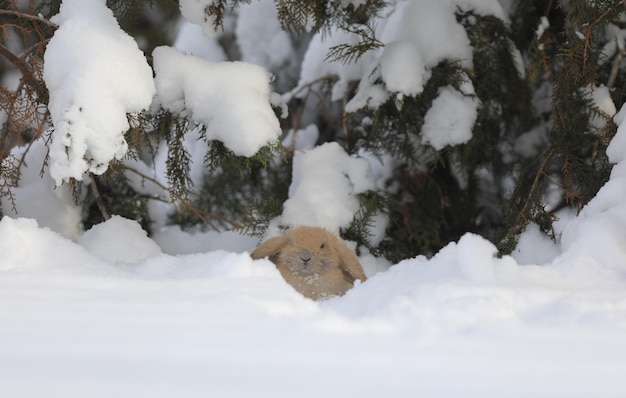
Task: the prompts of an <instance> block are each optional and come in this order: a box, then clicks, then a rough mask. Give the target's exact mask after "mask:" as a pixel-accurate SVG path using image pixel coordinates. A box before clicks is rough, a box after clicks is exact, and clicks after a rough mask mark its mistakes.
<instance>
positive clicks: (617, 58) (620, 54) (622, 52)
mask: <svg viewBox="0 0 626 398" xmlns="http://www.w3.org/2000/svg"><path fill="white" fill-rule="evenodd" d="M624 1H626V0H624ZM624 56H626V49H623V48H622V49H620V51H619V52H618V53H617V54H616V55H615V59H613V65H612V66H611V74H610V75H609V81H608V82H607V83H606V85H607V87H608V89H609V90H610V89H612V88H613V87H614V86H615V81H616V80H617V74H618V73H619V66H620V64H621V63H622V59H623V58H624Z"/></svg>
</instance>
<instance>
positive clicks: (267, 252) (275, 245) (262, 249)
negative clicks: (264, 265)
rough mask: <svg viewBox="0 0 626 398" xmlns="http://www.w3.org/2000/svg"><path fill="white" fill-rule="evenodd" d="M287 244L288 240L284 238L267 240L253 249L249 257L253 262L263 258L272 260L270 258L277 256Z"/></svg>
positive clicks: (278, 237) (277, 237) (276, 237)
mask: <svg viewBox="0 0 626 398" xmlns="http://www.w3.org/2000/svg"><path fill="white" fill-rule="evenodd" d="M287 243H289V239H288V238H287V237H286V236H275V237H273V238H269V239H268V240H266V241H265V242H263V243H261V244H260V245H259V246H258V247H257V248H256V249H254V251H253V252H252V253H251V254H250V256H251V257H252V258H253V259H255V260H256V259H259V258H265V257H269V258H270V260H272V257H274V256H275V255H277V254H278V253H279V252H280V251H281V250H282V249H283V247H285V246H287Z"/></svg>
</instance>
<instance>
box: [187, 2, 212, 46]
mask: <svg viewBox="0 0 626 398" xmlns="http://www.w3.org/2000/svg"><path fill="white" fill-rule="evenodd" d="M214 3H215V0H179V2H178V4H179V7H180V13H181V15H182V16H183V17H185V18H186V19H187V20H188V21H189V22H192V23H194V24H196V25H198V26H199V27H200V28H201V29H202V33H203V34H204V35H206V36H208V37H213V36H215V35H216V33H217V32H215V27H214V25H215V18H214V17H213V16H211V15H209V13H208V8H209V7H210V6H212V5H213V4H214Z"/></svg>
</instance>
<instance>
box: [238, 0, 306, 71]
mask: <svg viewBox="0 0 626 398" xmlns="http://www.w3.org/2000/svg"><path fill="white" fill-rule="evenodd" d="M237 13H238V18H237V27H236V29H235V35H236V36H237V43H238V44H239V49H240V50H241V59H242V61H245V62H251V63H253V64H257V65H261V66H263V67H265V68H267V69H270V70H271V69H273V68H277V67H280V66H281V65H284V64H286V63H287V62H289V60H290V59H291V58H292V57H293V56H294V53H293V45H292V44H291V38H290V37H289V34H288V33H287V32H285V31H284V30H283V29H282V28H281V26H280V22H279V20H278V11H277V10H276V5H275V4H274V1H273V0H256V1H253V2H251V3H249V4H241V5H240V6H239V7H238V9H237Z"/></svg>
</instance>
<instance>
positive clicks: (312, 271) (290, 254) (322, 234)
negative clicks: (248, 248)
mask: <svg viewBox="0 0 626 398" xmlns="http://www.w3.org/2000/svg"><path fill="white" fill-rule="evenodd" d="M264 257H267V258H269V259H270V261H272V262H273V263H274V264H276V267H277V268H278V270H279V271H280V273H281V275H282V276H283V278H284V279H285V280H286V281H287V282H288V283H289V284H291V285H292V286H293V287H294V288H295V289H296V290H297V291H299V292H300V293H302V294H303V295H304V296H306V297H309V298H312V299H314V300H318V299H323V298H328V297H332V296H341V295H343V294H344V293H345V292H346V291H348V290H349V289H351V288H352V287H353V285H354V281H355V280H357V279H359V280H361V281H365V280H366V279H367V277H366V276H365V272H364V271H363V268H362V267H361V264H360V263H359V260H358V258H357V256H356V254H354V252H353V251H352V250H351V249H350V248H349V247H348V246H347V245H346V244H345V243H344V242H343V241H342V240H341V238H339V237H338V236H337V235H335V234H333V233H331V232H329V231H327V230H325V229H323V228H318V227H306V226H301V227H296V228H293V229H290V230H288V231H287V232H286V233H285V235H283V236H277V237H273V238H270V239H268V240H266V241H265V242H263V243H261V245H259V247H257V248H256V250H254V251H253V252H252V258H255V259H258V258H264Z"/></svg>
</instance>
